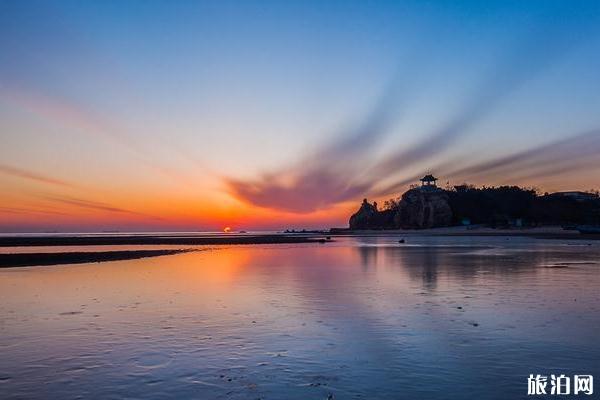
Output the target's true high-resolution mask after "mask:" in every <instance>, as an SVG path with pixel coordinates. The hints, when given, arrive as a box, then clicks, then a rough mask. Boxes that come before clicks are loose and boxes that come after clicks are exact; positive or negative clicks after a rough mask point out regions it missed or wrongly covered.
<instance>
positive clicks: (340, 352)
mask: <svg viewBox="0 0 600 400" xmlns="http://www.w3.org/2000/svg"><path fill="white" fill-rule="evenodd" d="M573 244H574V246H569V245H568V244H565V243H556V242H541V241H532V240H530V239H518V240H517V239H511V240H510V241H506V239H504V238H500V239H497V238H489V239H473V238H468V239H467V238H426V237H414V238H413V237H411V238H408V239H407V243H406V244H402V245H400V244H399V243H398V238H394V237H388V238H385V237H384V238H382V237H379V238H365V239H345V240H339V241H337V242H336V243H331V244H328V245H297V246H289V245H277V246H255V247H248V246H232V247H221V248H218V249H214V250H212V251H205V252H198V253H189V254H180V255H176V256H168V257H157V258H153V259H142V260H130V261H120V262H112V263H103V264H87V265H73V266H58V267H43V268H23V269H12V270H4V271H0V351H1V352H2V355H3V357H2V358H1V359H0V398H73V397H77V396H82V397H97V398H122V397H125V396H126V397H131V398H145V399H152V398H189V397H195V398H240V399H246V398H275V399H280V398H286V399H306V398H327V396H328V395H329V394H333V395H335V396H336V397H338V398H407V399H414V398H433V399H436V398H440V399H442V398H465V399H467V398H473V397H478V398H484V399H487V398H520V397H524V396H523V394H524V393H526V376H528V374H529V373H531V372H539V373H544V372H548V373H556V372H558V373H563V372H564V373H570V374H573V373H592V374H594V373H595V374H598V373H600V371H598V365H597V362H596V360H597V359H598V358H599V356H600V346H599V345H598V343H597V340H596V333H595V330H594V328H593V327H595V326H600V313H599V309H598V305H599V304H600V297H599V296H600V295H599V292H600V291H598V286H599V283H600V280H599V276H598V273H599V271H598V264H596V262H597V260H598V259H599V257H598V256H599V255H600V251H599V249H598V246H580V245H579V244H577V243H573ZM567 338H568V339H567Z"/></svg>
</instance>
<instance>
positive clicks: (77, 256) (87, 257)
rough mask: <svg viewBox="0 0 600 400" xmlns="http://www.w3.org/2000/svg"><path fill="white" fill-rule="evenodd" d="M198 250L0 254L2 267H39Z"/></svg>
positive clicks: (129, 258)
mask: <svg viewBox="0 0 600 400" xmlns="http://www.w3.org/2000/svg"><path fill="white" fill-rule="evenodd" d="M191 251H198V250H197V249H172V250H117V251H85V252H79V251H78V252H66V253H10V254H0V268H15V267H38V266H49V265H62V264H86V263H99V262H106V261H122V260H135V259H138V258H148V257H159V256H169V255H173V254H179V253H187V252H191Z"/></svg>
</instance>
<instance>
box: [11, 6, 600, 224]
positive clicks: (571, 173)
mask: <svg viewBox="0 0 600 400" xmlns="http://www.w3.org/2000/svg"><path fill="white" fill-rule="evenodd" d="M426 173H433V174H434V175H436V176H437V177H439V178H440V182H441V184H442V185H454V184H461V183H465V182H468V183H471V184H476V185H503V184H518V185H522V186H527V187H535V188H537V189H539V190H540V191H541V192H546V191H549V192H551V191H559V190H589V189H600V2H595V1H577V0H569V1H567V0H565V1H552V0H543V1H542V0H540V1H535V0H530V1H509V0H506V1H498V2H494V1H486V2H481V1H424V0H423V1H389V2H388V1H349V0H347V1H284V2H282V1H250V0H247V1H214V2H212V1H152V0H149V1H141V0H140V1H128V0H120V1H110V0H107V1H91V0H85V1H60V0H57V1H52V2H50V1H28V0H0V187H1V188H2V190H1V191H0V231H4V232H38V231H59V232H63V231H64V232H75V231H111V230H120V231H144V230H149V231H157V230H158V231H182V230H184V231H188V230H194V231H195V230H221V229H223V228H224V227H226V226H229V227H232V229H233V230H241V229H243V230H270V229H284V228H327V227H331V226H345V225H347V220H348V216H349V215H350V214H351V213H352V212H353V211H354V210H355V209H356V208H357V207H358V205H359V204H360V201H361V200H362V199H363V198H365V197H367V198H369V199H376V200H381V201H382V200H384V199H387V198H392V197H397V196H399V195H400V194H401V193H402V192H403V191H405V190H406V189H407V188H408V187H409V186H410V185H411V184H414V183H417V181H418V178H419V177H421V176H423V175H424V174H426Z"/></svg>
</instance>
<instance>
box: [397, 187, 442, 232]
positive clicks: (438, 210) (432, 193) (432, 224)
mask: <svg viewBox="0 0 600 400" xmlns="http://www.w3.org/2000/svg"><path fill="white" fill-rule="evenodd" d="M451 223H452V209H451V208H450V204H449V197H448V194H447V193H446V191H444V190H441V189H437V188H436V189H435V190H427V189H425V188H424V187H423V188H416V189H411V190H409V191H408V192H406V193H404V194H403V195H402V199H401V200H400V202H399V203H398V210H397V212H396V213H395V216H394V225H395V226H396V227H399V228H404V229H424V228H437V227H441V226H449V225H450V224H451Z"/></svg>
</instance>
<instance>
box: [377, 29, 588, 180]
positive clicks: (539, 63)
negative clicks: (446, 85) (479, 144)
mask: <svg viewBox="0 0 600 400" xmlns="http://www.w3.org/2000/svg"><path fill="white" fill-rule="evenodd" d="M551 23H552V21H544V23H539V24H538V25H536V26H535V29H533V30H532V31H531V32H529V35H528V36H527V37H525V38H521V37H520V38H518V40H519V41H518V43H517V44H516V45H515V46H514V47H513V48H512V49H511V50H510V51H509V52H508V53H507V54H506V55H505V57H504V58H503V59H502V60H500V62H499V63H498V64H496V65H495V66H494V68H492V70H491V71H489V73H488V78H487V79H485V80H484V81H483V82H482V83H481V84H480V86H479V87H478V88H477V89H476V90H475V92H474V93H472V94H471V96H470V98H469V100H468V102H467V104H466V105H465V106H464V107H463V110H462V112H461V113H459V114H458V115H456V116H455V117H454V118H453V119H451V120H450V122H448V123H447V124H445V125H443V126H442V127H441V128H439V129H438V130H437V131H435V132H433V133H432V134H431V135H428V136H426V137H425V138H424V139H423V140H422V141H420V142H419V143H417V144H415V145H414V146H413V147H410V148H408V149H403V150H400V151H398V152H397V153H396V154H393V155H391V156H389V157H388V158H387V159H384V160H383V161H381V162H380V163H378V164H377V165H376V166H375V167H374V172H373V173H374V174H375V175H379V176H381V175H388V174H392V173H397V172H398V171H400V170H402V169H405V168H408V167H411V166H413V165H414V164H416V163H418V162H422V161H425V160H427V159H429V158H431V157H433V156H435V155H437V154H439V153H440V152H442V151H443V150H444V149H446V148H447V147H448V146H449V145H451V144H452V143H453V142H454V141H456V140H457V139H458V138H459V137H460V136H462V135H464V134H465V133H467V132H468V130H469V129H470V128H471V127H472V125H473V124H475V123H476V122H478V121H480V120H482V119H483V118H485V117H486V116H488V115H489V114H491V113H492V112H493V111H494V110H495V109H496V108H497V106H498V105H499V104H500V102H501V101H502V100H504V99H505V98H507V97H509V96H510V95H511V94H513V93H515V92H516V91H517V90H518V89H520V88H521V87H523V86H524V85H525V84H526V83H527V82H529V81H531V80H533V79H535V78H536V77H537V76H539V75H540V74H542V73H544V72H545V71H546V70H548V69H549V68H550V67H551V66H552V65H554V64H555V63H556V62H557V61H559V60H560V59H561V57H563V56H564V55H565V53H567V52H569V51H571V50H572V49H573V48H574V47H576V45H577V44H579V43H580V42H582V41H583V40H584V39H585V38H586V33H588V31H589V29H590V28H591V27H592V25H593V24H587V25H586V23H584V22H582V24H581V29H580V30H578V31H570V30H564V29H563V30H559V31H557V30H555V29H552V28H553V27H552V26H551ZM541 41H543V42H544V45H543V46H540V42H541Z"/></svg>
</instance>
